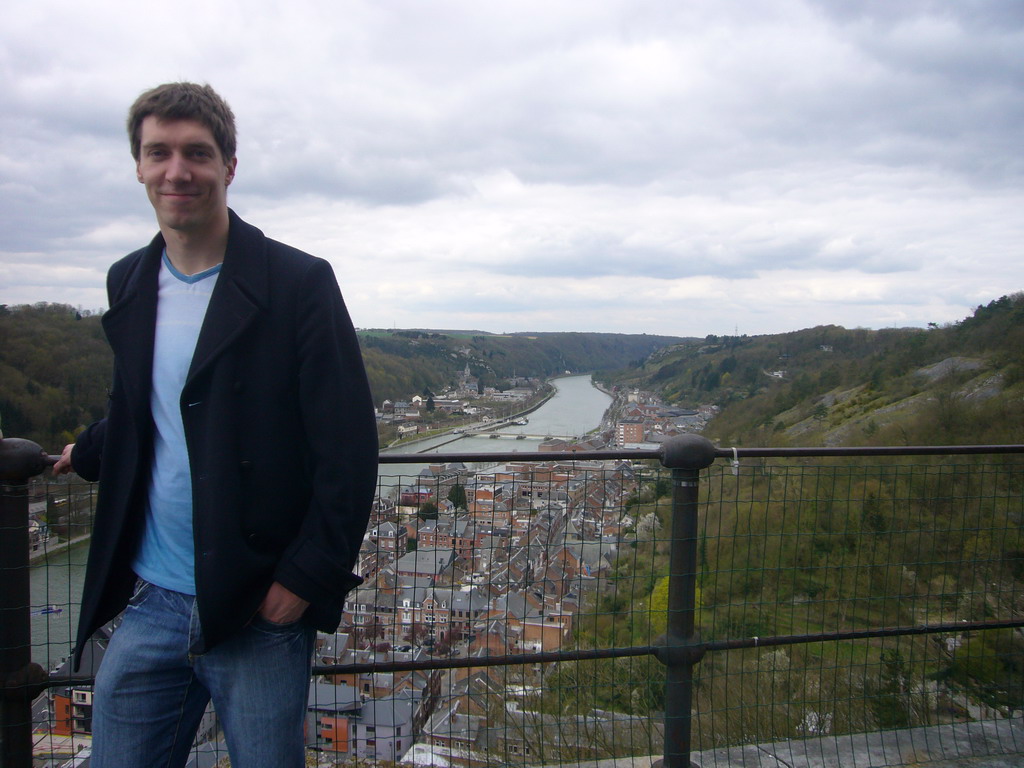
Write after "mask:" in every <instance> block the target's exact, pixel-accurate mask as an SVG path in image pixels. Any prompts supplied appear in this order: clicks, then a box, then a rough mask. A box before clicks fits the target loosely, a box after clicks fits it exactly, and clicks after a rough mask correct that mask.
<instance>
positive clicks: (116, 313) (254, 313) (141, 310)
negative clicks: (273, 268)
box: [103, 210, 270, 408]
mask: <svg viewBox="0 0 1024 768" xmlns="http://www.w3.org/2000/svg"><path fill="white" fill-rule="evenodd" d="M228 216H229V229H228V245H227V250H226V251H225V253H224V263H223V266H222V267H221V272H220V275H219V277H218V278H217V285H216V287H215V288H214V290H213V295H212V296H211V297H210V305H209V307H208V308H207V310H206V317H205V318H204V320H203V327H202V330H201V331H200V333H199V341H198V342H197V343H196V350H195V352H194V353H193V356H192V366H191V368H190V369H189V373H188V379H187V381H186V384H185V387H186V389H187V388H188V387H189V385H190V384H191V383H192V381H194V380H195V378H196V377H197V376H199V375H200V374H201V373H202V372H203V371H204V370H205V369H206V368H208V367H209V366H210V364H212V363H213V361H214V360H216V359H217V358H218V357H219V356H220V355H221V353H222V352H223V351H224V350H225V349H227V348H228V347H229V346H230V345H231V343H232V342H233V341H234V340H235V339H237V338H238V336H239V335H240V334H242V333H243V332H244V331H245V330H246V328H248V327H249V326H250V325H251V324H252V323H253V322H254V321H255V319H256V318H257V317H258V316H259V315H260V313H262V312H264V311H266V309H267V308H268V306H269V294H270V290H269V284H270V278H269V275H268V264H267V244H266V238H265V237H264V235H263V233H262V232H261V231H260V230H259V229H257V228H256V227H254V226H252V225H250V224H247V223H245V222H244V221H242V219H240V218H239V217H238V215H237V214H236V213H235V212H234V211H232V210H229V211H228ZM163 251H164V238H163V235H161V234H159V233H158V234H157V235H156V237H154V238H153V240H152V242H150V244H149V245H148V246H147V247H146V248H144V249H142V250H141V251H137V252H136V253H134V254H132V255H131V256H129V257H127V258H126V259H123V260H122V261H121V262H118V263H117V264H115V265H114V267H113V268H111V271H110V275H109V276H108V286H107V290H108V293H109V295H110V302H111V304H110V309H109V310H107V312H106V313H105V314H104V316H103V328H104V330H105V331H106V334H107V338H108V339H109V340H110V346H111V347H112V348H113V350H114V353H115V356H116V358H117V360H118V366H119V372H120V375H121V381H122V383H123V385H124V386H125V387H126V388H127V389H128V392H126V395H127V396H128V398H129V400H130V401H131V402H132V403H134V404H135V406H136V407H138V408H143V407H145V408H148V407H149V389H150V385H151V379H152V375H153V373H152V371H153V341H154V334H155V329H156V305H157V295H158V294H157V290H158V275H159V272H160V259H161V257H162V254H163Z"/></svg>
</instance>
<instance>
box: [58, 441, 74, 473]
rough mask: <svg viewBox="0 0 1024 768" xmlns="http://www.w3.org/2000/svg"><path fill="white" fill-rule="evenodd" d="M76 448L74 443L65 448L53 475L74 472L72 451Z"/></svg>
mask: <svg viewBox="0 0 1024 768" xmlns="http://www.w3.org/2000/svg"><path fill="white" fill-rule="evenodd" d="M74 448H75V444H74V443H68V444H67V445H65V446H64V450H63V451H61V452H60V458H59V459H57V463H56V464H54V465H53V474H55V475H66V474H67V473H68V472H70V471H71V470H72V467H71V451H73V450H74Z"/></svg>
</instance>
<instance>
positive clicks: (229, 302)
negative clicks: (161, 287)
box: [185, 211, 268, 389]
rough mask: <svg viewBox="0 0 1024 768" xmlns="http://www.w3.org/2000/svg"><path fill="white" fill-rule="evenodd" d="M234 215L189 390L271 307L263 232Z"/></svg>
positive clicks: (192, 366)
mask: <svg viewBox="0 0 1024 768" xmlns="http://www.w3.org/2000/svg"><path fill="white" fill-rule="evenodd" d="M229 214H230V221H231V223H230V230H229V231H228V247H227V251H226V252H225V254H224V265H223V266H222V267H221V272H220V276H219V277H218V279H217V285H216V287H215V288H214V289H213V296H211V297H210V306H209V307H208V308H207V310H206V317H205V318H204V320H203V327H202V330H201V331H200V332H199V341H198V342H197V343H196V351H195V353H194V354H193V355H192V365H191V367H190V368H189V372H188V379H187V380H186V382H185V388H186V389H187V388H188V387H189V385H190V384H191V383H192V382H193V381H194V380H195V379H196V378H197V377H198V376H199V375H200V374H202V372H203V371H204V370H206V369H207V368H208V367H209V366H210V365H211V364H212V363H213V362H214V361H215V360H216V359H217V358H218V357H219V356H220V355H221V354H223V352H224V350H226V349H228V348H229V347H230V346H231V344H232V343H233V342H234V341H235V340H236V339H237V338H238V337H239V336H240V335H241V334H242V333H244V332H245V330H246V329H247V328H248V327H249V326H250V325H251V324H252V323H253V322H254V321H255V320H256V318H257V317H259V315H260V314H261V313H262V312H264V311H265V310H266V308H267V303H268V286H267V282H268V277H267V251H266V243H265V241H264V237H263V233H262V232H260V230H258V229H256V227H253V226H250V225H249V224H246V223H245V222H243V221H242V220H241V219H240V218H238V216H236V215H235V212H234V211H229Z"/></svg>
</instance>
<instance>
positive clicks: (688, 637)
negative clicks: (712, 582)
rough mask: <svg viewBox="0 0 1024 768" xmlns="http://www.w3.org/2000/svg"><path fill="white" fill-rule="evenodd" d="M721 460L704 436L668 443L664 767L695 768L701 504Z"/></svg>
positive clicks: (665, 447) (663, 454) (665, 456)
mask: <svg viewBox="0 0 1024 768" xmlns="http://www.w3.org/2000/svg"><path fill="white" fill-rule="evenodd" d="M714 460H715V446H714V445H713V444H712V443H711V442H710V441H709V440H707V439H706V438H703V437H701V436H699V435H681V436H679V437H674V438H672V439H670V440H668V441H666V442H665V443H664V445H663V448H662V452H661V463H662V464H663V465H664V466H666V467H670V468H671V469H672V539H671V550H670V553H669V586H668V631H667V632H666V635H665V645H664V646H663V647H662V649H661V651H660V652H659V653H658V659H659V660H660V661H661V662H662V663H663V664H664V665H665V667H666V674H665V754H664V760H663V763H662V765H663V768H690V766H691V763H690V751H691V733H692V718H691V711H692V707H693V667H694V665H695V664H696V663H697V662H698V661H700V659H701V657H702V656H703V655H704V649H703V647H702V646H701V644H700V642H699V639H698V638H697V636H696V631H695V628H694V626H695V621H694V618H695V612H696V592H697V532H698V526H697V504H698V495H699V490H700V489H699V484H700V471H701V470H702V469H704V468H705V467H708V466H711V464H712V462H714Z"/></svg>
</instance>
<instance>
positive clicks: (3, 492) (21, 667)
mask: <svg viewBox="0 0 1024 768" xmlns="http://www.w3.org/2000/svg"><path fill="white" fill-rule="evenodd" d="M47 463H49V462H48V460H47V457H46V454H45V453H44V452H43V450H42V449H41V448H40V447H39V446H38V445H36V444H35V443H33V442H30V441H28V440H20V439H18V438H7V439H6V440H5V439H2V438H0V574H2V578H0V766H3V767H4V768H32V700H33V699H34V698H35V697H36V696H37V695H38V694H39V692H40V691H41V690H42V689H41V687H40V686H39V683H40V682H41V681H42V680H45V678H46V672H45V670H43V669H42V667H40V666H39V665H38V664H33V663H32V636H31V626H30V613H29V612H30V603H31V594H30V592H29V567H28V549H29V540H28V487H27V485H26V483H27V482H28V479H29V478H30V477H32V476H34V475H38V474H39V473H40V472H42V471H43V469H44V468H45V467H46V465H47Z"/></svg>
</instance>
